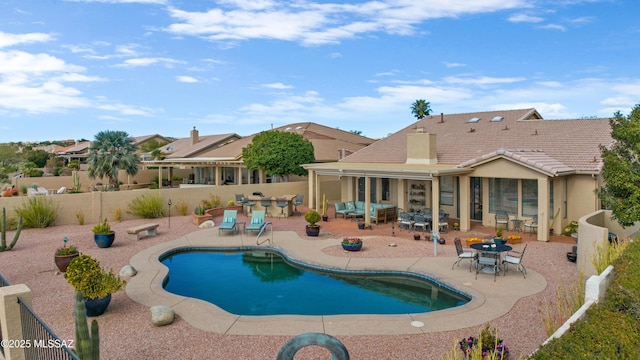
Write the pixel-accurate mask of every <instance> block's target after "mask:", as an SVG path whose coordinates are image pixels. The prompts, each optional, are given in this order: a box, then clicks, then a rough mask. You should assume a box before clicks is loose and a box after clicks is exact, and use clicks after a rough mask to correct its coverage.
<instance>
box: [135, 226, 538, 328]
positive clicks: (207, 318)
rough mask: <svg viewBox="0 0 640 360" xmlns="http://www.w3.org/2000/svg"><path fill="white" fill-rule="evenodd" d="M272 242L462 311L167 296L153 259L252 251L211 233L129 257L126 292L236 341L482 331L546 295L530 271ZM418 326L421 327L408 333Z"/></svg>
mask: <svg viewBox="0 0 640 360" xmlns="http://www.w3.org/2000/svg"><path fill="white" fill-rule="evenodd" d="M273 238H274V239H276V240H277V241H276V243H275V244H273V245H270V246H264V245H263V247H264V248H269V247H272V248H274V249H276V250H278V251H279V252H281V253H283V254H284V255H285V256H287V257H288V258H290V259H293V260H294V261H299V262H302V263H305V264H309V265H312V266H314V267H316V266H317V267H325V268H334V269H340V270H389V271H401V272H411V273H417V274H420V275H424V276H427V277H429V278H432V279H434V280H435V281H437V282H440V283H442V284H445V285H446V286H448V287H450V288H453V289H456V290H458V291H460V292H463V293H465V294H468V295H470V296H471V297H472V299H471V301H470V302H469V303H467V304H465V305H462V306H458V307H455V308H451V309H446V310H438V311H434V312H428V313H414V314H400V315H328V316H300V315H269V316H246V315H235V314H231V313H228V312H226V311H224V310H223V309H221V308H219V307H217V306H215V305H213V304H211V303H208V302H206V301H203V300H198V299H193V298H188V297H184V296H180V295H176V294H172V293H169V292H167V291H165V290H164V289H163V287H162V283H163V281H164V278H165V277H166V275H167V273H168V269H167V268H166V266H164V265H163V264H162V263H160V261H159V260H158V259H159V257H160V256H161V255H162V254H164V253H166V252H167V251H170V250H174V249H178V248H193V247H197V248H200V247H211V248H242V247H255V246H256V239H255V238H253V237H246V236H243V235H236V236H231V235H227V234H223V235H221V236H219V235H218V231H217V228H210V229H203V230H198V231H195V232H193V233H190V234H188V235H185V236H183V237H180V238H178V239H176V240H172V241H168V242H165V243H161V244H157V245H154V246H152V247H149V248H147V249H145V250H143V251H141V252H139V253H138V254H135V255H134V256H133V257H132V258H131V260H130V264H131V266H133V267H134V268H135V269H136V270H137V271H138V274H137V275H136V276H134V277H132V278H130V279H129V281H128V284H127V287H126V293H127V295H128V296H129V298H130V299H131V300H133V301H135V302H137V303H140V304H142V305H145V306H148V307H152V306H156V305H166V306H169V307H171V308H172V309H173V310H174V312H175V313H176V315H178V316H180V317H181V318H182V319H184V320H185V321H186V322H188V323H189V324H191V325H192V326H194V327H196V328H198V329H202V330H205V331H213V332H217V333H224V334H236V335H288V336H290V335H297V334H300V333H305V332H320V333H326V334H331V335H402V334H421V333H429V332H440V331H448V330H456V329H461V328H466V327H470V326H476V325H482V324H484V323H487V322H489V321H491V320H493V319H496V318H499V317H500V316H502V315H504V314H506V313H507V312H509V310H510V309H511V308H512V307H513V305H514V304H515V303H516V302H517V301H518V300H519V299H520V298H523V297H526V296H530V295H533V294H536V293H538V292H540V291H542V290H544V289H545V287H546V285H547V282H546V280H545V279H544V277H542V276H541V275H540V274H538V273H537V272H535V271H533V270H528V271H527V278H526V279H523V278H522V277H521V276H515V275H519V274H518V273H517V272H515V273H514V276H504V277H502V276H501V277H500V279H498V280H497V281H495V282H494V281H493V277H490V276H479V277H478V279H477V280H476V279H475V273H474V272H469V271H468V270H467V269H466V266H464V265H463V266H460V267H457V268H455V269H454V270H452V269H451V265H452V264H453V263H454V262H455V261H456V258H455V257H451V256H437V257H430V256H429V257H415V258H351V257H336V256H331V255H327V254H325V253H323V252H322V249H324V248H326V247H329V246H335V245H339V244H340V242H341V240H342V239H337V238H334V239H322V240H319V239H318V240H316V239H314V240H307V239H303V238H300V236H298V234H297V233H295V232H293V231H277V232H276V231H274V233H273ZM412 324H414V325H415V324H420V325H423V326H414V325H412Z"/></svg>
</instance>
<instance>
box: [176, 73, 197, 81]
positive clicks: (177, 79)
mask: <svg viewBox="0 0 640 360" xmlns="http://www.w3.org/2000/svg"><path fill="white" fill-rule="evenodd" d="M176 81H178V82H182V83H197V82H198V79H196V78H194V77H193V76H186V75H182V76H176Z"/></svg>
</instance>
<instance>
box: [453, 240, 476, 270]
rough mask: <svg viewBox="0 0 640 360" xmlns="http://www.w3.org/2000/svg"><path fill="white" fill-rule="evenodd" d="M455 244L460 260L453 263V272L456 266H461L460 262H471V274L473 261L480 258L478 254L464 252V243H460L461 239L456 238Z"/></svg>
mask: <svg viewBox="0 0 640 360" xmlns="http://www.w3.org/2000/svg"><path fill="white" fill-rule="evenodd" d="M453 243H454V244H455V245H456V252H457V253H458V260H456V262H454V263H453V266H451V270H453V268H454V267H455V266H456V265H460V261H462V260H469V272H471V266H472V265H473V261H474V260H476V258H477V257H478V253H476V252H472V251H464V249H462V242H460V238H455V239H454V240H453Z"/></svg>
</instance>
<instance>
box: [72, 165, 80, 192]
mask: <svg viewBox="0 0 640 360" xmlns="http://www.w3.org/2000/svg"><path fill="white" fill-rule="evenodd" d="M71 178H72V179H73V191H74V192H80V175H79V174H78V170H74V171H73V174H72V175H71Z"/></svg>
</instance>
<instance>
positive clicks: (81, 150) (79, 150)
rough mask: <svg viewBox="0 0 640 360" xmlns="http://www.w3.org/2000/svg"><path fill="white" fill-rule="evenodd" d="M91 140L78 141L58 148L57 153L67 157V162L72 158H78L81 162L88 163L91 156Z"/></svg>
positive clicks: (59, 155)
mask: <svg viewBox="0 0 640 360" xmlns="http://www.w3.org/2000/svg"><path fill="white" fill-rule="evenodd" d="M90 146H91V142H90V141H81V142H78V141H76V142H75V143H74V144H73V145H71V146H67V147H64V148H61V149H58V151H57V152H56V155H58V157H61V158H64V159H65V164H68V163H69V162H70V161H72V160H78V163H79V164H86V162H87V156H89V147H90Z"/></svg>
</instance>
